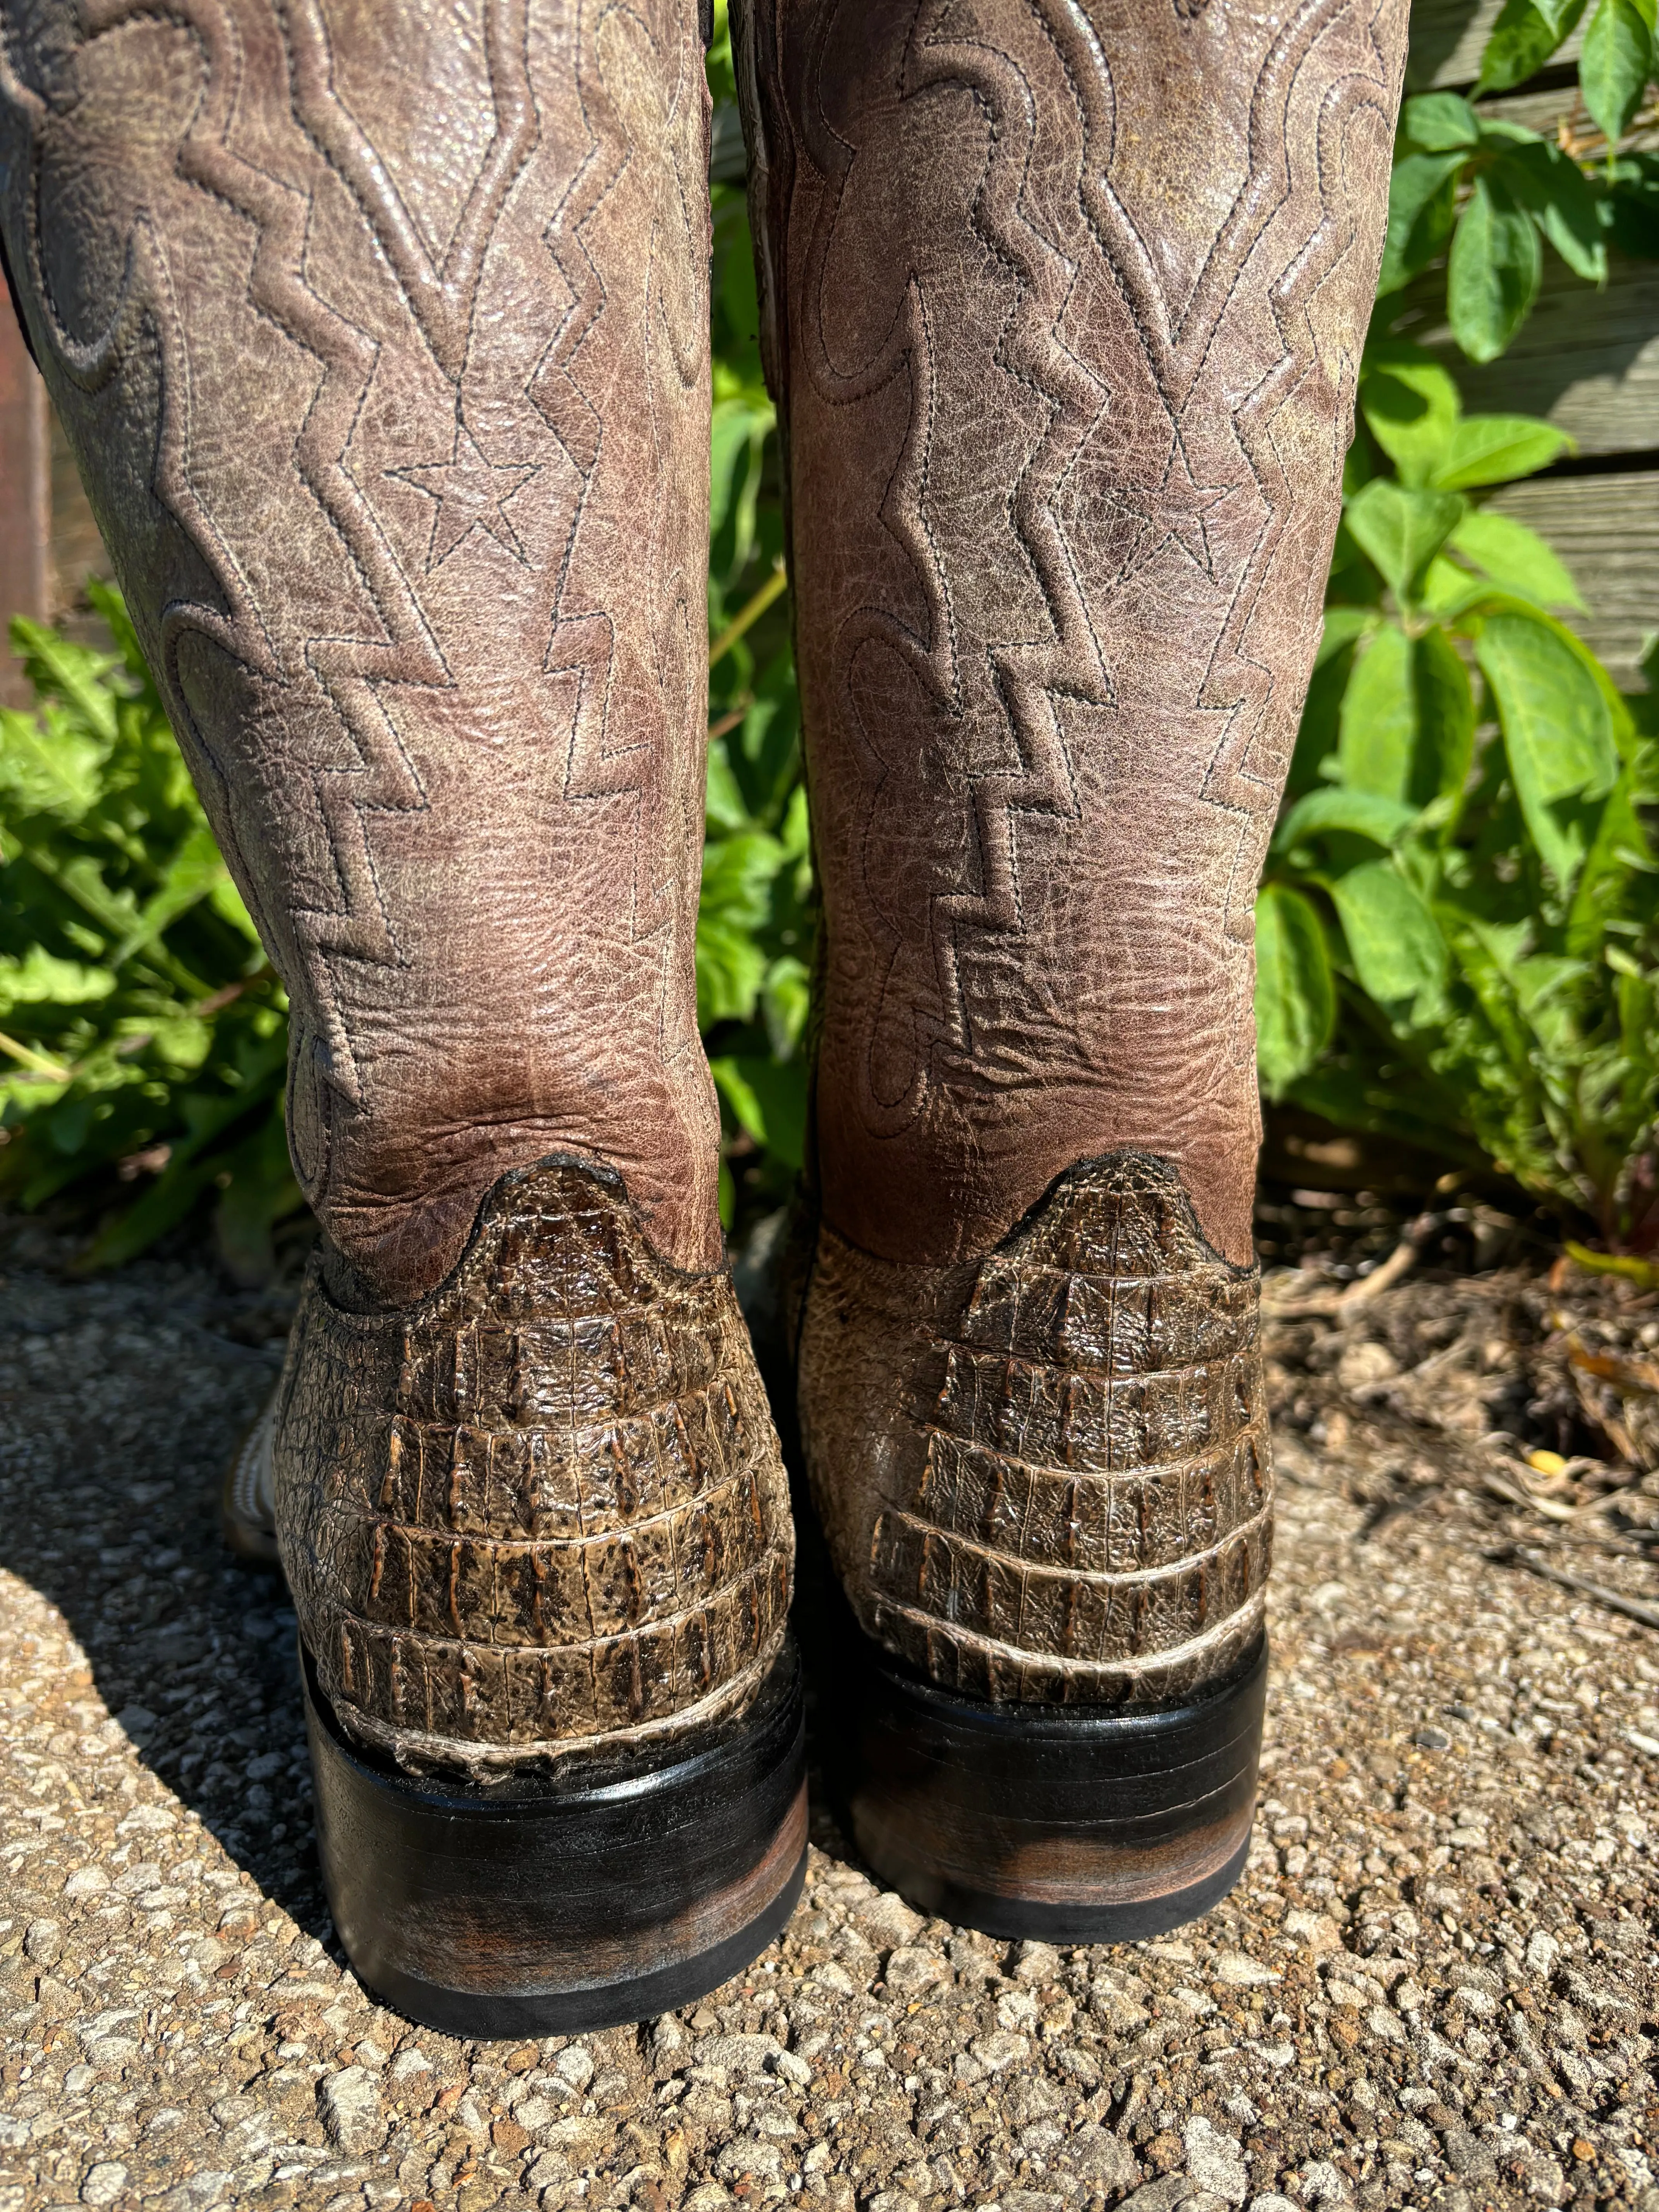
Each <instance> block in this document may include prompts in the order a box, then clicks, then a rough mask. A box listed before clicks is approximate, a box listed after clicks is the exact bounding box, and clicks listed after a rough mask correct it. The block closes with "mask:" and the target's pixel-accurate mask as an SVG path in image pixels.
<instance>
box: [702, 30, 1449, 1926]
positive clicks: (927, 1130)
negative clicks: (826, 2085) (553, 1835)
mask: <svg viewBox="0 0 1659 2212" xmlns="http://www.w3.org/2000/svg"><path fill="white" fill-rule="evenodd" d="M732 14H733V20H734V21H735V22H736V23H737V24H738V30H739V34H740V36H739V46H740V56H739V71H738V83H739V88H740V90H741V92H742V94H743V98H744V107H745V119H746V127H747V129H748V131H749V143H750V208H751V212H752V217H753V228H754V232H755V238H756V247H757V277H758V286H759V297H760V304H761V336H762V343H763V353H764V357H765V362H766V368H767V374H768V376H769V380H770V383H771V386H772V389H773V392H774V393H775V397H776V399H777V402H778V408H779V416H780V421H781V427H782V433H783V439H784V448H785V454H786V460H787V489H788V499H789V509H790V531H791V553H792V562H793V568H792V577H793V586H794V611H795V627H796V643H797V657H798V662H799V681H800V694H801V713H802V737H803V744H804V747H805V756H806V763H807V774H808V781H809V784H810V787H811V797H812V832H813V860H814V866H815V871H816V875H817V882H818V884H819V886H820V889H821V892H822V898H823V908H822V926H821V931H820V939H819V944H818V949H817V979H816V980H817V1007H816V1013H815V1020H814V1024H813V1035H814V1036H815V1037H816V1039H817V1065H816V1073H815V1079H814V1085H813V1092H812V1113H811V1148H810V1150H811V1158H810V1162H809V1176H808V1192H807V1200H808V1205H807V1214H808V1216H809V1218H811V1237H810V1240H809V1241H810V1250H809V1251H808V1252H806V1253H805V1255H802V1256H801V1257H800V1258H799V1259H798V1260H797V1261H795V1262H794V1263H793V1275H794V1277H795V1279H796V1280H797V1282H798V1284H799V1286H800V1287H799V1296H798V1300H797V1304H798V1308H799V1311H798V1316H797V1322H796V1328H797V1338H796V1343H795V1364H794V1380H795V1384H796V1389H797V1395H798V1400H799V1428H800V1434H801V1438H802V1445H803V1450H804V1453H805V1461H806V1465H807V1470H808V1473H809V1475H810V1480H811V1494H812V1497H813V1499H814V1501H815V1503H816V1505H817V1511H818V1514H819V1516H820V1517H821V1519H822V1521H823V1526H824V1530H825V1534H826V1536H827V1539H828V1543H829V1552H830V1554H831V1556H832V1559H833V1565H834V1570H835V1574H836V1580H837V1581H838V1583H840V1585H841V1588H842V1591H843V1593H844V1595H845V1598H846V1601H847V1604H848V1608H849V1609H850V1616H851V1620H854V1621H856V1623H857V1624H858V1628H857V1629H856V1630H854V1629H853V1628H852V1627H851V1626H850V1625H849V1626H848V1632H847V1635H846V1637H845V1638H844V1639H843V1640H844V1643H845V1648H846V1650H847V1651H848V1652H856V1653H860V1654H861V1655H862V1660H863V1664H862V1665H861V1666H860V1665H855V1664H853V1663H850V1662H849V1661H848V1659H847V1658H846V1657H844V1656H836V1657H835V1658H834V1659H833V1660H832V1662H831V1664H830V1665H829V1668H828V1671H827V1673H826V1684H827V1686H828V1692H829V1697H830V1699H831V1700H832V1701H833V1702H834V1703H835V1704H836V1705H838V1708H839V1710H840V1711H841V1713H842V1725H841V1728H840V1736H841V1741H842V1760H841V1768H840V1771H841V1776H842V1781H841V1790H842V1799H843V1810H844V1811H845V1812H846V1814H847V1817H848V1820H850V1822H851V1824H852V1827H853V1831H854V1834H855V1835H856V1837H857V1838H858V1840H859V1843H860V1847H861V1848H862V1849H863V1850H864V1851H865V1852H866V1856H867V1857H868V1858H869V1859H870V1861H871V1863H872V1864H873V1865H874V1866H875V1868H876V1869H878V1872H880V1873H881V1874H882V1875H884V1876H885V1877H886V1878H888V1879H889V1880H890V1881H894V1882H896V1884H897V1885H898V1886H899V1887H901V1888H903V1889H905V1890H906V1891H907V1892H908V1893H909V1894H910V1895H911V1896H912V1897H913V1898H914V1899H915V1900H916V1901H917V1902H918V1903H921V1904H924V1905H927V1908H928V1909H929V1910H939V1911H949V1912H953V1913H956V1914H957V1916H958V1917H963V1918H968V1919H971V1920H975V1921H976V1922H977V1923H978V1924H979V1925H981V1926H982V1927H985V1928H988V1929H994V1930H996V1931H998V1932H1004V1933H1010V1934H1016V1933H1017V1934H1021V1935H1030V1936H1048V1937H1050V1938H1052V1939H1053V1940H1055V1941H1067V1940H1088V1939H1095V1940H1105V1939H1109V1938H1111V1937H1113V1936H1132V1935H1138V1934H1144V1933H1146V1932H1148V1930H1149V1929H1151V1928H1152V1927H1153V1926H1155V1925H1158V1924H1162V1925H1164V1926H1168V1925H1170V1924H1171V1923H1173V1922H1174V1921H1176V1920H1179V1919H1182V1918H1183V1917H1188V1916H1189V1915H1190V1914H1191V1913H1193V1912H1194V1911H1201V1910H1203V1909H1204V1908H1205V1906H1206V1904H1207V1903H1209V1902H1210V1901H1212V1899H1214V1897H1215V1896H1216V1895H1218V1893H1219V1890H1220V1889H1222V1888H1225V1887H1226V1885H1227V1883H1228V1882H1229V1881H1231V1880H1232V1879H1233V1877H1234V1875H1236V1873H1237V1869H1238V1867H1239V1866H1240V1865H1241V1864H1242V1863H1243V1857H1242V1855H1243V1852H1244V1850H1245V1849H1246V1848H1247V1843H1248V1835H1249V1820H1250V1814H1251V1808H1252V1804H1253V1802H1254V1794H1255V1757H1256V1746H1257V1743H1258V1741H1259V1737H1260V1727H1261V1666H1262V1640H1261V1639H1262V1607H1263V1583H1264V1580H1265V1577H1266V1576H1267V1565H1268V1559H1269V1551H1270V1539H1269V1518H1270V1513H1271V1487H1270V1481H1269V1476H1268V1469H1267V1430H1266V1422H1265V1419H1264V1414H1263V1408H1262V1401H1261V1380H1260V1375H1259V1370H1258V1365H1257V1355H1256V1350H1255V1302H1256V1285H1255V1265H1254V1258H1253V1252H1252V1245H1251V1206H1252V1198H1253V1192H1254V1185H1255V1156H1256V1149H1257V1144H1258V1139H1259V1135H1260V1112H1259V1106H1258V1101H1257V1087H1256V1074H1255V1052H1254V1032H1253V1028H1252V1012H1251V1009H1252V997H1253V983H1254V971H1253V959H1252V945H1253V921H1252V915H1253V908H1254V903H1255V890H1256V884H1257V882H1258V879H1259V877H1260V873H1261V864H1262V860H1263V858H1264V855H1265V854H1266V851H1267V842H1268V839H1269V837H1270V836H1271V835H1272V830H1273V820H1274V817H1275V814H1276V812H1277V810H1278V805H1279V795H1280V793H1281V791H1282V789H1283V787H1284V780H1285V772H1286V769H1287V768H1288V765H1289V762H1290V758H1291V751H1292V748H1293V746H1294V744H1295V739H1296V732H1297V721H1298V719H1299V716H1300V713H1301V708H1302V702H1303V698H1304V694H1305V690H1306V686H1307V682H1308V677H1309V671H1310V668H1311V665H1312V663H1313V659H1314V654H1315V652H1316V647H1317V645H1318V641H1319V635H1320V621H1321V599H1322V586H1323V583H1324V580H1325V577H1326V574H1327V573H1328V566H1329V562H1330V556H1331V548H1332V543H1333V540H1334V536H1335V532H1336V528H1337V525H1338V521H1339V520H1340V513H1341V497H1342V471H1343V456H1344V452H1345V449H1346V446H1347V443H1348V440H1349V437H1350V435H1351V432H1352V416H1353V398H1354V386H1355V379H1356V374H1357V369H1358V358H1359V354H1360V349H1361V347H1362V345H1363V343H1364V333H1365V326H1366V320H1367V318H1368V316H1369V314H1370V307H1371V302H1372V299H1373V297H1374V292H1375V285H1376V270H1377V264H1378V258H1379V255H1380V252H1381V249H1382V242H1383V218H1384V214H1385V209H1386V202H1387V194H1388V179H1389V155H1390V149H1391V145H1392V143H1393V134H1394V119H1395V108H1396V105H1397V101H1398V97H1399V87H1400V78H1401V69H1402V66H1403V62H1404V55H1405V43H1406V39H1405V33H1406V9H1405V7H1404V5H1403V4H1402V0H1305V4H1302V5H1298V6H1297V7H1294V8H1285V9H1265V10H1264V9H1247V8H1245V7H1244V6H1243V5H1241V4H1238V0H1208V4H1203V0H1192V3H1191V4H1189V0H1136V4H1135V5H1133V6H1127V7H1126V6H1122V5H1120V4H1117V0H972V4H971V5H969V4H965V0H862V4H860V5H857V6H854V5H852V4H848V0H841V3H840V4H837V0H741V4H739V0H733V9H732ZM831 1764H832V1766H833V1765H834V1761H833V1759H832V1761H831Z"/></svg>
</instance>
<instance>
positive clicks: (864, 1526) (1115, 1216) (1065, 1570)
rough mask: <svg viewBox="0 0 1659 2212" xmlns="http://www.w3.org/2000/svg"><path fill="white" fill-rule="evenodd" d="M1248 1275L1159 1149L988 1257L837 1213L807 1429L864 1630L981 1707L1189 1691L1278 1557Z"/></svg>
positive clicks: (1253, 1281)
mask: <svg viewBox="0 0 1659 2212" xmlns="http://www.w3.org/2000/svg"><path fill="white" fill-rule="evenodd" d="M1257 1307H1258V1281H1257V1275H1256V1271H1255V1268H1254V1267H1249V1268H1245V1267H1233V1266H1231V1265H1230V1264H1229V1262H1228V1261H1225V1260H1224V1259H1222V1258H1221V1257H1220V1256H1219V1255H1218V1254H1217V1253H1216V1252H1215V1251H1214V1250H1213V1249H1212V1247H1211V1246H1210V1245H1209V1244H1208V1243H1206V1239H1205V1238H1204V1237H1203V1235H1202V1233H1201V1231H1200V1229H1199V1227H1198V1225H1197V1222H1196V1219H1195V1218H1194V1213H1193V1209H1192V1206H1191V1203H1190V1201H1189V1200H1188V1197H1187V1195H1186V1193H1185V1192H1184V1191H1183V1189H1182V1186H1181V1181H1180V1177H1179V1176H1177V1175H1176V1172H1175V1170H1173V1169H1172V1168H1171V1167H1170V1164H1168V1163H1167V1162H1166V1161H1162V1160H1158V1159H1155V1158H1150V1157H1148V1156H1146V1155H1144V1154H1140V1153H1135V1152H1119V1153H1115V1154H1112V1155H1109V1156H1108V1157H1107V1158H1102V1159H1098V1160H1091V1161H1086V1162H1084V1163H1083V1164H1080V1165H1079V1166H1078V1167H1075V1168H1073V1169H1072V1170H1070V1171H1069V1172H1067V1173H1066V1174H1065V1175H1063V1176H1060V1178H1059V1180H1058V1182H1056V1183H1055V1184H1054V1187H1053V1188H1052V1189H1051V1190H1050V1191H1049V1192H1048V1194H1047V1195H1046V1196H1045V1197H1044V1198H1043V1199H1042V1201H1041V1202H1040V1203H1039V1204H1038V1205H1037V1206H1036V1207H1034V1208H1033V1209H1032V1211H1031V1212H1030V1214H1029V1215H1028V1216H1027V1218H1026V1219H1025V1220H1024V1221H1023V1222H1021V1223H1020V1224H1019V1225H1018V1227H1017V1228H1016V1229H1015V1231H1013V1233H1012V1235H1011V1236H1010V1237H1007V1238H1006V1239H1005V1241H1004V1242H1003V1243H1001V1244H1000V1245H999V1246H998V1247H997V1248H996V1249H995V1250H994V1251H993V1252H992V1253H991V1254H989V1255H987V1258H986V1259H984V1260H983V1261H981V1262H979V1263H978V1264H976V1265H968V1266H965V1267H955V1268H927V1267H902V1266H900V1265H896V1264H895V1263H894V1262H892V1261H880V1260H875V1259H872V1257H871V1256H870V1255H868V1254H866V1253H861V1252H860V1251H858V1250H857V1249H855V1248H854V1247H853V1246H852V1245H850V1244H848V1243H846V1242H845V1240H844V1239H842V1238H841V1237H837V1236H836V1234H835V1232H834V1231H830V1230H825V1229H821V1230H820V1231H819V1235H818V1239H817V1249H816V1252H815V1255H814V1256H813V1260H812V1262H811V1274H810V1279H809V1285H808V1291H807V1297H806V1304H805V1322H804V1327H803V1329H802V1333H801V1337H800V1344H799V1369H800V1376H801V1392H800V1402H801V1428H802V1442H803V1445H804V1447H805V1453H806V1458H807V1464H808V1468H809V1469H810V1471H811V1480H812V1488H813V1496H814V1500H815V1502H816V1504H817V1509H818V1512H819V1516H820V1517H821V1519H822V1521H823V1525H824V1528H825V1532H826V1534H827V1535H828V1537H829V1546H830V1550H831V1553H832V1554H833V1556H834V1559H835V1561H836V1567H837V1569H838V1571H839V1572H840V1574H841V1577H842V1582H843V1583H844V1584H845V1586H846V1588H847V1589H848V1594H849V1595H851V1597H852V1599H853V1601H854V1607H855V1609H856V1611H857V1613H858V1614H859V1616H860V1620H861V1622H862V1624H863V1626H864V1627H865V1628H866V1630H867V1631H868V1632H869V1633H870V1634H871V1635H872V1636H874V1637H875V1638H877V1639H878V1641H879V1642H880V1643H882V1644H884V1645H885V1646H886V1647H887V1648H888V1649H889V1650H892V1651H896V1652H897V1653H898V1654H899V1655H900V1656H902V1657H903V1658H905V1659H907V1660H908V1661H909V1662H911V1664H912V1665H914V1666H915V1667H916V1668H918V1669H920V1670H921V1672H922V1673H923V1674H926V1675H927V1676H928V1677H929V1678H930V1679H931V1680H933V1681H935V1682H938V1683H940V1684H942V1685H943V1686H945V1687H947V1688H950V1689H955V1690H958V1691H962V1692H966V1693H968V1694H969V1695H972V1696H975V1697H980V1698H988V1699H994V1700H997V1701H1003V1700H1041V1701H1044V1702H1073V1701H1081V1702H1086V1703H1092V1704H1112V1703H1117V1702H1119V1701H1121V1700H1124V1699H1149V1698H1158V1699H1163V1698H1173V1697H1177V1696H1180V1695H1181V1694H1182V1693H1183V1692H1187V1691H1188V1690H1190V1689H1192V1688H1194V1687H1195V1686H1197V1685H1199V1684H1200V1683H1201V1682H1203V1681H1206V1680H1210V1679H1212V1678H1213V1677H1214V1676H1216V1675H1217V1674H1223V1673H1225V1672H1226V1671H1227V1669H1228V1668H1230V1667H1231V1666H1232V1665H1233V1664H1234V1663H1235V1662H1237V1660H1239V1659H1240V1658H1242V1657H1243V1655H1244V1653H1245V1652H1246V1651H1247V1650H1248V1649H1249V1646H1250V1644H1252V1643H1254V1641H1255V1638H1256V1637H1257V1636H1258V1635H1259V1634H1260V1632H1261V1623H1262V1595H1263V1585H1264V1583H1265V1582H1266V1580H1267V1569H1268V1565H1269V1562H1270V1559H1271V1553H1272V1518H1273V1487H1272V1473H1271V1462H1270V1459H1269V1448H1268V1437H1267V1403H1266V1399H1265V1397H1264V1395H1263V1389H1262V1378H1261V1355H1260V1352H1259V1348H1258V1343H1257Z"/></svg>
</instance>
